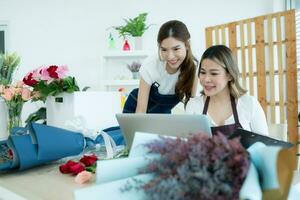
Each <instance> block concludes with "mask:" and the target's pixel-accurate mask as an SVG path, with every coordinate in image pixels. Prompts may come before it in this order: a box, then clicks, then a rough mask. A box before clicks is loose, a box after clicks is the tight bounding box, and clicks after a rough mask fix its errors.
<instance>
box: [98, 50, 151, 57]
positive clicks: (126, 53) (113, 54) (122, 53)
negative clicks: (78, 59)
mask: <svg viewBox="0 0 300 200" xmlns="http://www.w3.org/2000/svg"><path fill="white" fill-rule="evenodd" d="M147 56H148V53H147V52H146V51H114V50H111V51H108V52H106V53H105V54H104V56H103V57H104V58H118V57H119V58H123V57H147Z"/></svg>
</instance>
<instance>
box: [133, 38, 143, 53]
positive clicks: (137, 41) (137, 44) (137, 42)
mask: <svg viewBox="0 0 300 200" xmlns="http://www.w3.org/2000/svg"><path fill="white" fill-rule="evenodd" d="M133 38H134V50H142V49H143V38H142V37H133Z"/></svg>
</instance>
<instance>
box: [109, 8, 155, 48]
mask: <svg viewBox="0 0 300 200" xmlns="http://www.w3.org/2000/svg"><path fill="white" fill-rule="evenodd" d="M147 15H148V13H141V14H139V15H138V16H137V17H135V18H133V19H131V18H129V19H124V21H125V23H126V24H125V25H124V26H114V27H113V28H114V29H115V30H117V31H118V32H119V35H120V36H122V37H123V38H124V39H125V38H126V36H132V37H134V38H135V49H136V50H141V49H142V40H141V37H142V35H143V34H144V33H145V31H146V30H147V29H148V28H149V27H150V26H151V25H148V26H147V25H146V19H147Z"/></svg>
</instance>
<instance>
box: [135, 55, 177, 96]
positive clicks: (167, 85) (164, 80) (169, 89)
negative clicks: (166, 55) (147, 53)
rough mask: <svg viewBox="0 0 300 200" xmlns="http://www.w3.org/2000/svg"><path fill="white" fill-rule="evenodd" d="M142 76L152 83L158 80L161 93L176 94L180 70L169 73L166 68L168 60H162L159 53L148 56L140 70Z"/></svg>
mask: <svg viewBox="0 0 300 200" xmlns="http://www.w3.org/2000/svg"><path fill="white" fill-rule="evenodd" d="M139 72H140V76H141V77H142V78H143V79H144V80H145V81H146V83H148V84H149V85H152V84H153V83H154V82H157V83H158V84H159V85H160V86H159V87H158V92H159V93H160V94H175V85H176V83H177V80H178V76H179V74H180V70H178V71H177V72H176V73H174V74H169V73H168V72H167V70H166V62H165V61H161V60H160V59H159V58H158V55H156V56H151V57H149V58H147V59H146V60H145V61H144V62H143V64H142V66H141V68H140V70H139Z"/></svg>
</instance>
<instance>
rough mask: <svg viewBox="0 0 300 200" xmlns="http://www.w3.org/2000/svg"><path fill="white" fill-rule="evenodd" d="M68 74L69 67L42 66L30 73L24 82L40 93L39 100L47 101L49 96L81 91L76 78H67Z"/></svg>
mask: <svg viewBox="0 0 300 200" xmlns="http://www.w3.org/2000/svg"><path fill="white" fill-rule="evenodd" d="M67 73H68V68H67V66H63V65H62V66H57V65H51V66H48V67H45V66H42V67H40V68H38V69H35V70H33V71H31V72H29V73H28V74H27V75H26V76H25V77H24V78H23V82H24V83H25V84H26V85H28V86H30V87H32V88H33V91H35V92H38V93H39V100H42V101H45V100H46V98H47V97H48V96H55V95H57V94H60V93H62V92H68V93H72V92H74V91H79V87H78V85H77V83H76V81H75V78H74V77H71V76H67Z"/></svg>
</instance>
